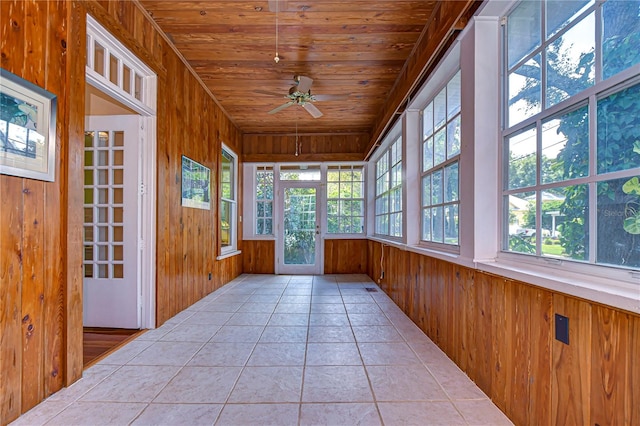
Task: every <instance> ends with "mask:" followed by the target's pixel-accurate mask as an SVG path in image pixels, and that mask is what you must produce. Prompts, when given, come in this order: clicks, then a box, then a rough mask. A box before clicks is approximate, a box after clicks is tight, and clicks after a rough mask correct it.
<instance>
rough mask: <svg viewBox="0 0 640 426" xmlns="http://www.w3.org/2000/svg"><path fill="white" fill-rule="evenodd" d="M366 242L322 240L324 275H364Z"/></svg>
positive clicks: (365, 270) (366, 260)
mask: <svg viewBox="0 0 640 426" xmlns="http://www.w3.org/2000/svg"><path fill="white" fill-rule="evenodd" d="M368 263H369V259H368V257H367V240H362V239H353V240H328V239H327V240H324V273H325V274H366V273H367V269H368V268H369V265H368Z"/></svg>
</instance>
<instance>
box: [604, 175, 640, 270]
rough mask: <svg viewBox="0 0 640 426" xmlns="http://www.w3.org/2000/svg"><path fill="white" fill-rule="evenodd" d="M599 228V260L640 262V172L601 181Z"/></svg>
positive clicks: (632, 264)
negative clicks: (630, 175) (635, 174)
mask: <svg viewBox="0 0 640 426" xmlns="http://www.w3.org/2000/svg"><path fill="white" fill-rule="evenodd" d="M597 232H598V236H602V238H598V246H597V261H598V263H606V264H610V265H619V266H627V267H638V266H640V247H639V244H638V235H640V179H639V176H635V177H633V178H623V179H615V180H609V181H606V182H599V183H598V224H597Z"/></svg>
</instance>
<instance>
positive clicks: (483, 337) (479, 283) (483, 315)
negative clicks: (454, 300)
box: [466, 272, 495, 395]
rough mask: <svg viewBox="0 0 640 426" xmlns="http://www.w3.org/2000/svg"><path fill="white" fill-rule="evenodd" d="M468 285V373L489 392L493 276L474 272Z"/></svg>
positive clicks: (491, 368) (492, 330) (490, 390)
mask: <svg viewBox="0 0 640 426" xmlns="http://www.w3.org/2000/svg"><path fill="white" fill-rule="evenodd" d="M472 273H473V277H472V281H471V283H470V286H469V293H470V301H469V307H468V310H469V312H468V321H469V326H468V327H467V328H466V333H467V342H468V344H469V350H468V351H467V370H466V371H467V374H468V375H469V377H470V378H471V379H472V380H473V381H474V382H475V383H476V384H477V385H478V387H480V389H482V390H483V391H484V392H485V393H486V394H487V395H491V394H492V387H491V378H492V372H493V365H492V364H491V348H492V346H491V343H492V341H493V333H494V332H495V330H494V329H493V327H492V326H491V321H492V311H493V309H492V304H491V292H492V277H491V276H490V275H487V274H484V273H481V272H475V273H474V272H472Z"/></svg>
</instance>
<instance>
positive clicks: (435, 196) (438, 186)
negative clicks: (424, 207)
mask: <svg viewBox="0 0 640 426" xmlns="http://www.w3.org/2000/svg"><path fill="white" fill-rule="evenodd" d="M431 204H442V169H441V170H438V171H436V172H433V173H432V175H431Z"/></svg>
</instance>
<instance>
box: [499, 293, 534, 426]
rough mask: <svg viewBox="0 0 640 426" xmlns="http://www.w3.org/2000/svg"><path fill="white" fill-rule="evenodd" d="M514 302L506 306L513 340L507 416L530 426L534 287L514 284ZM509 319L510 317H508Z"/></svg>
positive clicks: (509, 349)
mask: <svg viewBox="0 0 640 426" xmlns="http://www.w3.org/2000/svg"><path fill="white" fill-rule="evenodd" d="M510 284H511V287H512V289H513V292H512V298H511V300H509V301H508V302H507V303H508V305H507V311H508V312H509V316H510V317H511V321H510V322H511V323H510V324H507V330H508V331H507V332H508V333H509V334H510V335H512V336H513V339H510V340H509V341H510V343H511V344H510V345H509V346H508V347H507V351H508V353H507V354H506V355H507V360H508V362H507V380H508V387H507V389H509V391H510V392H509V394H507V398H506V403H507V404H506V406H507V412H506V413H507V415H508V416H509V418H511V419H512V420H513V421H514V423H515V424H523V425H524V424H527V423H528V420H529V419H528V414H529V363H530V362H531V355H532V352H534V353H535V351H536V350H537V348H534V347H532V341H531V335H530V333H531V331H530V327H531V299H532V294H531V287H530V286H528V285H525V284H522V283H520V282H511V283H510ZM509 316H508V317H509Z"/></svg>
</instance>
